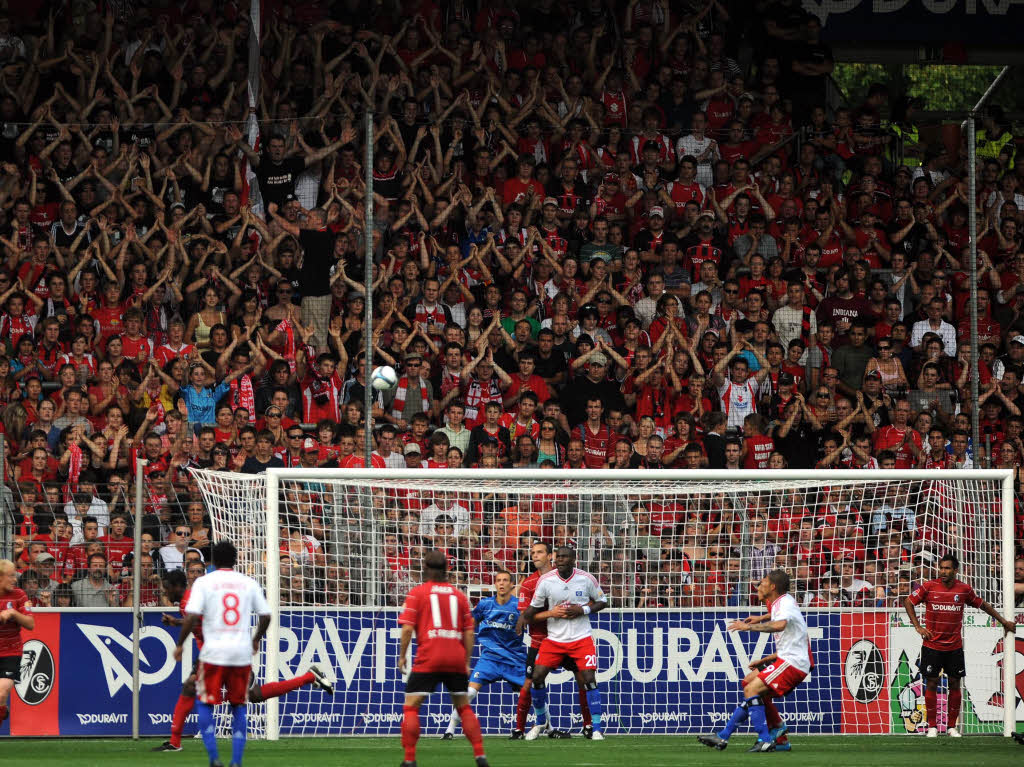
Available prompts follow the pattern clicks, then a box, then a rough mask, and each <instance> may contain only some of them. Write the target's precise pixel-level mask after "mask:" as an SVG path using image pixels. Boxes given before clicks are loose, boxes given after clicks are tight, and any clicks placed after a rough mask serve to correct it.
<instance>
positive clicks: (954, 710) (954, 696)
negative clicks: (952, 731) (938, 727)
mask: <svg viewBox="0 0 1024 767" xmlns="http://www.w3.org/2000/svg"><path fill="white" fill-rule="evenodd" d="M963 695H964V694H963V693H962V692H961V691H960V690H950V691H949V695H947V696H946V697H947V703H948V709H947V710H948V712H949V713H948V714H947V715H946V729H947V730H948V729H949V728H950V727H956V723H957V722H958V721H959V720H960V701H962V700H963Z"/></svg>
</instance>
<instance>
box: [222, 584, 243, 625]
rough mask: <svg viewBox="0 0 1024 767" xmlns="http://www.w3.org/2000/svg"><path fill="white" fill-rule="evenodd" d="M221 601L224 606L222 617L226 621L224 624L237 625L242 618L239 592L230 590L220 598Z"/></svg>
mask: <svg viewBox="0 0 1024 767" xmlns="http://www.w3.org/2000/svg"><path fill="white" fill-rule="evenodd" d="M220 603H221V605H222V606H223V607H224V613H223V614H222V615H221V619H222V620H223V621H224V625H225V626H235V625H237V624H238V621H240V620H242V613H241V612H239V610H238V604H239V602H238V594H235V593H234V592H232V591H229V592H228V593H227V594H225V595H224V596H222V597H221V598H220Z"/></svg>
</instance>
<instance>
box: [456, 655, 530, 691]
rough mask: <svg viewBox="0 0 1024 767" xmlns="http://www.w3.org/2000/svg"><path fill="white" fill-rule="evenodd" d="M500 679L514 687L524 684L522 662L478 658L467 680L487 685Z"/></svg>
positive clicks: (524, 675)
mask: <svg viewBox="0 0 1024 767" xmlns="http://www.w3.org/2000/svg"><path fill="white" fill-rule="evenodd" d="M502 680H504V681H506V682H508V683H509V684H510V685H512V686H513V687H516V688H519V687H522V686H523V685H524V684H526V674H525V672H524V670H523V664H522V662H521V661H519V662H517V663H515V664H512V663H506V662H503V661H495V660H491V659H490V658H480V659H479V660H478V661H477V662H476V665H475V666H473V673H472V674H470V675H469V681H470V682H471V683H472V682H476V683H477V684H479V685H488V684H491V683H493V682H500V681H502Z"/></svg>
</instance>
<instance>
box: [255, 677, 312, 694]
mask: <svg viewBox="0 0 1024 767" xmlns="http://www.w3.org/2000/svg"><path fill="white" fill-rule="evenodd" d="M307 684H313V675H312V674H309V673H307V674H303V675H302V676H296V677H293V678H291V679H285V680H283V681H280V682H267V684H265V685H261V686H260V695H262V696H263V700H266V699H267V698H278V697H280V696H282V695H284V694H285V693H286V692H291V691H292V690H297V689H299V688H300V687H304V686H305V685H307Z"/></svg>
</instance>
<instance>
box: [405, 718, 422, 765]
mask: <svg viewBox="0 0 1024 767" xmlns="http://www.w3.org/2000/svg"><path fill="white" fill-rule="evenodd" d="M419 739H420V711H419V709H418V708H416V706H402V748H403V749H404V750H405V761H407V762H415V761H416V741H417V740H419Z"/></svg>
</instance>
